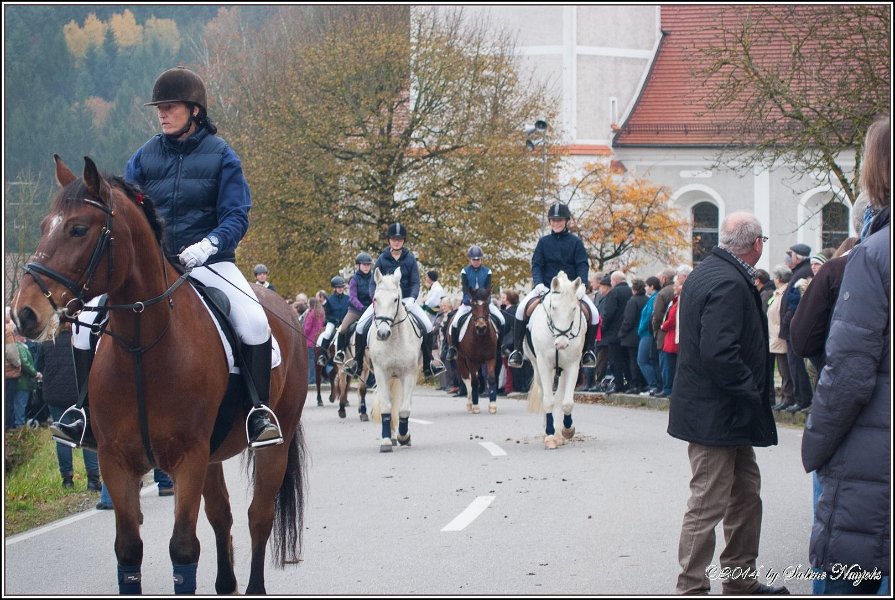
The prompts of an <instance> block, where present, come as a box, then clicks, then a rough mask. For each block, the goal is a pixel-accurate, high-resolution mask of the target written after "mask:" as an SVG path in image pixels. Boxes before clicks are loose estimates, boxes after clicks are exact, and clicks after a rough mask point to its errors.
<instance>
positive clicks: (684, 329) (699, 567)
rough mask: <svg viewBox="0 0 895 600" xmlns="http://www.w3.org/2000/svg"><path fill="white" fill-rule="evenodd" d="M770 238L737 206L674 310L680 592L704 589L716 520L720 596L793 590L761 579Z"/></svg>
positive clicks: (772, 441) (671, 426) (770, 426)
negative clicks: (681, 456) (682, 492)
mask: <svg viewBox="0 0 895 600" xmlns="http://www.w3.org/2000/svg"><path fill="white" fill-rule="evenodd" d="M766 239H767V238H765V237H764V236H763V235H762V230H761V224H760V223H759V222H758V220H757V219H756V218H755V216H754V215H752V214H751V213H747V212H735V213H732V214H730V215H728V217H727V218H726V219H724V222H723V223H722V225H721V233H720V237H719V244H718V246H717V247H715V248H712V250H711V252H710V254H709V255H708V256H707V257H706V258H705V260H703V261H702V262H701V263H700V264H699V266H697V267H696V269H695V270H694V271H693V273H692V274H691V275H690V276H689V277H688V278H687V284H686V288H685V289H684V291H683V293H681V296H680V307H679V309H678V315H679V328H680V349H679V353H678V364H677V372H676V375H675V378H674V388H673V391H672V394H671V402H670V410H669V415H668V433H669V434H670V435H671V436H672V437H675V438H678V439H681V440H684V441H686V442H688V443H689V446H688V453H689V457H690V468H691V471H692V479H691V480H690V490H691V496H690V499H689V501H688V502H687V511H686V513H685V514H684V522H683V525H682V527H681V537H680V544H679V546H678V560H679V562H680V565H681V569H682V570H681V573H680V575H679V576H678V580H677V592H678V593H680V594H699V593H708V592H709V591H710V589H711V583H710V581H709V578H708V576H707V575H706V568H707V567H708V566H709V563H710V562H711V560H712V557H713V556H714V552H715V526H716V525H717V524H718V523H719V522H720V521H721V520H722V519H723V520H724V537H725V541H726V547H725V548H724V550H723V551H722V552H721V557H720V558H721V569H720V570H719V572H720V573H722V574H723V575H722V577H721V581H722V592H723V593H724V594H788V593H789V591H788V590H787V589H786V588H785V587H771V586H768V585H765V584H763V583H761V582H759V581H758V580H757V565H756V561H757V558H758V546H759V537H760V533H761V495H760V490H761V474H760V473H759V470H758V463H757V462H756V460H755V450H754V448H753V447H754V446H759V447H764V446H773V445H776V444H777V429H776V426H775V424H774V417H773V413H772V412H771V402H770V386H771V385H772V384H773V380H772V378H771V371H770V368H769V367H770V362H769V355H768V324H767V318H766V316H765V313H764V311H763V310H762V309H761V297H760V296H759V294H758V290H757V289H755V286H754V284H753V280H754V279H755V269H754V268H753V267H754V265H755V263H756V262H758V259H759V257H761V253H762V251H763V249H764V243H765V241H766Z"/></svg>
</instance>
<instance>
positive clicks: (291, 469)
mask: <svg viewBox="0 0 895 600" xmlns="http://www.w3.org/2000/svg"><path fill="white" fill-rule="evenodd" d="M307 456H308V452H307V447H306V446H305V432H304V427H302V424H301V422H299V424H298V428H297V429H296V431H295V434H294V435H293V436H292V442H291V443H290V444H289V456H288V459H287V463H286V473H285V475H284V476H283V483H282V485H280V491H279V492H278V493H277V499H276V510H275V512H274V520H273V530H272V531H271V537H272V538H273V554H274V558H275V561H276V565H277V566H278V567H280V568H283V567H284V566H286V565H287V564H292V563H297V562H298V560H299V557H300V555H301V548H302V541H303V535H304V529H305V528H304V516H305V515H304V513H305V495H306V494H305V492H306V491H307V489H306V488H307V483H308V478H307V473H308V472H307Z"/></svg>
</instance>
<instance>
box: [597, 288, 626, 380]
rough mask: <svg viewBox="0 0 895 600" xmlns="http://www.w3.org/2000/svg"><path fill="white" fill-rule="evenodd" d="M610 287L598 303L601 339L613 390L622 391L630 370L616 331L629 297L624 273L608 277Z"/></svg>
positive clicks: (623, 315) (622, 319)
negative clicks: (601, 301)
mask: <svg viewBox="0 0 895 600" xmlns="http://www.w3.org/2000/svg"><path fill="white" fill-rule="evenodd" d="M609 280H610V282H611V283H612V289H611V290H609V293H608V294H606V299H605V300H603V303H602V304H601V305H600V317H601V318H602V320H603V341H604V342H605V343H606V345H607V346H609V364H610V366H611V367H612V374H613V375H615V391H616V392H619V393H622V392H624V391H625V390H627V389H628V387H629V386H630V385H631V370H630V369H629V368H628V360H627V354H626V353H625V351H624V350H623V349H622V341H621V339H620V338H619V335H618V331H619V329H621V326H622V321H624V320H625V307H626V306H627V305H628V300H630V299H631V288H630V286H628V282H627V281H626V280H625V274H624V273H622V272H621V271H615V272H614V273H612V274H611V275H610V277H609Z"/></svg>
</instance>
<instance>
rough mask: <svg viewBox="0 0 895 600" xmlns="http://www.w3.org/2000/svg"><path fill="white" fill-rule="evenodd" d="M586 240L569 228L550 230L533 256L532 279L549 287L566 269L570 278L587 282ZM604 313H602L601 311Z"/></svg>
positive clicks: (539, 242)
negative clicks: (558, 230) (578, 278)
mask: <svg viewBox="0 0 895 600" xmlns="http://www.w3.org/2000/svg"><path fill="white" fill-rule="evenodd" d="M589 268H590V267H589V263H588V260H587V252H586V251H585V249H584V242H582V241H581V238H580V237H578V236H577V235H575V234H573V233H570V232H569V230H568V229H566V230H563V231H562V232H560V233H553V232H550V233H548V234H547V235H545V236H544V237H542V238H541V239H539V240H538V244H537V246H535V252H534V255H533V256H532V257H531V280H532V282H533V283H534V285H538V284H539V283H542V284H544V285H546V286H547V287H548V288H549V287H550V283H551V282H552V281H553V278H554V277H556V276H557V275H558V274H559V272H560V271H565V274H566V276H567V277H568V278H569V280H571V281H574V280H575V278H576V277H580V278H581V282H582V283H587V275H588V270H589ZM601 314H602V313H601Z"/></svg>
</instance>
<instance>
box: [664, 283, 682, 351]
mask: <svg viewBox="0 0 895 600" xmlns="http://www.w3.org/2000/svg"><path fill="white" fill-rule="evenodd" d="M678 304H680V296H675V297H674V298H673V299H672V300H671V304H669V305H668V313H667V314H666V315H665V320H664V321H662V325H661V327H662V331H664V332H665V340H664V341H663V342H662V352H665V353H666V354H677V353H678V350H679V348H680V346H679V345H678V343H677V342H676V341H675V338H676V337H677V336H676V335H675V332H676V331H677V307H678Z"/></svg>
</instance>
